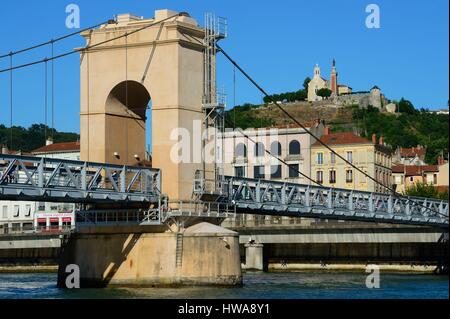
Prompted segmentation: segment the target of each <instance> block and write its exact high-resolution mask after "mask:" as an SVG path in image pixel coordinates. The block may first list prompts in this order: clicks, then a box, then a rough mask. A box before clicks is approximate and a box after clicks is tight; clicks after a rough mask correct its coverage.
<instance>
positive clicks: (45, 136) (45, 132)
mask: <svg viewBox="0 0 450 319" xmlns="http://www.w3.org/2000/svg"><path fill="white" fill-rule="evenodd" d="M44 66H45V71H44V140H45V141H44V143H46V141H47V83H48V70H47V62H45V64H44Z"/></svg>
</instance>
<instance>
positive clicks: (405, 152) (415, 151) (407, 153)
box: [400, 147, 427, 159]
mask: <svg viewBox="0 0 450 319" xmlns="http://www.w3.org/2000/svg"><path fill="white" fill-rule="evenodd" d="M426 152H427V149H426V148H423V147H411V148H402V147H401V148H400V156H401V157H416V155H417V156H418V157H419V158H420V159H424V158H425V153H426Z"/></svg>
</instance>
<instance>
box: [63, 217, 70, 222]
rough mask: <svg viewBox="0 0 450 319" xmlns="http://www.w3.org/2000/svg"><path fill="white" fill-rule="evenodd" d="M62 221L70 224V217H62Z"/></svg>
mask: <svg viewBox="0 0 450 319" xmlns="http://www.w3.org/2000/svg"><path fill="white" fill-rule="evenodd" d="M62 221H63V222H72V217H63V218H62Z"/></svg>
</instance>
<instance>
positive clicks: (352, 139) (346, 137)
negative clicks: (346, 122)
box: [312, 132, 372, 146]
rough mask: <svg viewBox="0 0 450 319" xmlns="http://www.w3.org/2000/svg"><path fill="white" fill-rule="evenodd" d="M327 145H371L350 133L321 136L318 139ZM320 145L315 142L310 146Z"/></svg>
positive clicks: (366, 140)
mask: <svg viewBox="0 0 450 319" xmlns="http://www.w3.org/2000/svg"><path fill="white" fill-rule="evenodd" d="M320 140H321V141H322V142H323V143H325V144H327V145H339V144H372V142H371V141H369V140H368V139H366V138H364V137H361V136H358V135H355V134H353V133H351V132H341V133H333V134H329V135H323V136H322V138H321V139H320ZM320 145H322V144H320V143H319V141H316V142H315V143H314V144H313V145H312V146H320Z"/></svg>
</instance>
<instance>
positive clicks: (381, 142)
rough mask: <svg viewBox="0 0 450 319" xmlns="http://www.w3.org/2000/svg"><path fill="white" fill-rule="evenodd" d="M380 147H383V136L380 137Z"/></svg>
mask: <svg viewBox="0 0 450 319" xmlns="http://www.w3.org/2000/svg"><path fill="white" fill-rule="evenodd" d="M380 145H384V139H383V135H381V136H380Z"/></svg>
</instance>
